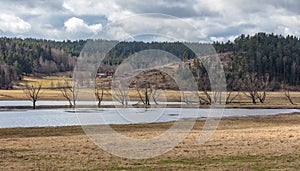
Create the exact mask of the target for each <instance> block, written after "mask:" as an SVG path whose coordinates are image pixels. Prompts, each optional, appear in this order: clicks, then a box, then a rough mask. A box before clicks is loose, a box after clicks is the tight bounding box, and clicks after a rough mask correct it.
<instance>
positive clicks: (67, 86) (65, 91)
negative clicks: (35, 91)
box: [58, 78, 78, 108]
mask: <svg viewBox="0 0 300 171" xmlns="http://www.w3.org/2000/svg"><path fill="white" fill-rule="evenodd" d="M58 88H59V90H60V92H61V94H62V95H63V97H64V98H65V99H67V100H68V102H69V106H70V107H74V108H75V106H76V100H77V95H78V89H76V87H75V85H74V83H73V82H72V81H71V80H69V79H67V78H64V79H63V82H62V83H60V82H58Z"/></svg>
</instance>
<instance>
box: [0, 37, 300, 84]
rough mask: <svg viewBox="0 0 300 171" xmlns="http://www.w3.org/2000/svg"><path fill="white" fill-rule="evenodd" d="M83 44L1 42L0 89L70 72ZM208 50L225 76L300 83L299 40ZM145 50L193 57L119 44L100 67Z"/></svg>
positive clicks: (244, 40)
mask: <svg viewBox="0 0 300 171" xmlns="http://www.w3.org/2000/svg"><path fill="white" fill-rule="evenodd" d="M99 41H100V40H99ZM86 42H87V40H79V41H61V42H58V41H52V40H40V39H31V38H29V39H19V38H5V37H3V38H0V88H1V89H9V88H11V87H12V85H13V84H15V83H16V82H18V80H20V79H22V77H23V76H24V75H28V74H46V75H51V74H53V73H57V72H64V71H72V70H73V68H74V65H75V61H76V58H77V57H78V56H79V54H80V51H81V50H82V48H83V47H84V45H85V43H86ZM212 45H213V46H214V47H215V49H216V51H217V52H218V53H221V54H223V55H222V56H221V58H222V61H223V62H224V66H225V71H226V72H227V73H229V72H236V70H240V67H242V68H243V71H244V72H250V73H256V74H258V75H265V74H268V75H269V78H270V80H272V81H273V84H274V87H276V85H277V87H278V85H279V84H280V83H281V82H283V81H285V82H286V83H287V84H289V85H299V83H300V67H299V66H300V40H299V38H297V37H295V36H286V37H283V36H281V35H274V34H266V33H257V34H255V35H253V36H249V35H241V36H239V37H238V38H236V39H235V40H234V41H233V42H230V41H228V42H226V43H223V42H213V43H212ZM147 49H160V50H163V51H167V52H169V53H172V54H174V55H175V56H177V57H179V58H181V59H183V60H185V61H186V60H189V59H194V58H195V54H194V53H193V52H192V51H191V50H190V49H189V48H187V47H186V46H185V45H184V44H183V43H181V42H150V43H148V42H147V43H145V42H120V43H119V44H117V46H115V47H114V48H113V49H112V50H111V51H110V52H109V54H108V55H107V57H106V58H105V60H104V61H103V64H104V66H105V65H106V66H107V67H110V68H115V67H116V66H118V65H119V64H120V63H121V62H122V61H123V59H125V58H127V57H128V56H129V55H131V54H134V53H136V52H139V51H143V50H147ZM233 64H234V65H233ZM239 77H242V76H239Z"/></svg>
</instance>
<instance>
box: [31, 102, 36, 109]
mask: <svg viewBox="0 0 300 171" xmlns="http://www.w3.org/2000/svg"><path fill="white" fill-rule="evenodd" d="M35 103H36V100H33V101H32V109H35Z"/></svg>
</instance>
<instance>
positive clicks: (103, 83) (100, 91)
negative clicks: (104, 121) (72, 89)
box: [94, 79, 110, 108]
mask: <svg viewBox="0 0 300 171" xmlns="http://www.w3.org/2000/svg"><path fill="white" fill-rule="evenodd" d="M109 87H110V81H109V80H105V79H96V80H95V92H94V93H95V97H96V99H97V101H98V104H97V105H98V107H99V108H100V107H101V103H102V101H103V97H104V92H105V91H108V89H109Z"/></svg>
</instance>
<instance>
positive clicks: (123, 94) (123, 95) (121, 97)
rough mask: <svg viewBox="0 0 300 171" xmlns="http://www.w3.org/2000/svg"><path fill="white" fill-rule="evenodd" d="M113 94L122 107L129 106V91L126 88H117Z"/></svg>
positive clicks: (119, 86)
mask: <svg viewBox="0 0 300 171" xmlns="http://www.w3.org/2000/svg"><path fill="white" fill-rule="evenodd" d="M111 94H112V97H113V98H114V99H115V100H117V101H118V102H119V103H121V104H122V105H125V106H127V105H128V90H127V89H126V88H125V87H123V86H121V85H118V86H115V87H114V88H113V91H112V92H111Z"/></svg>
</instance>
